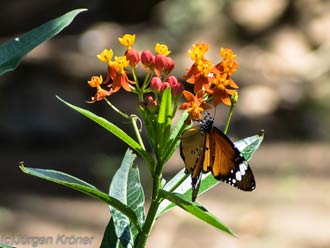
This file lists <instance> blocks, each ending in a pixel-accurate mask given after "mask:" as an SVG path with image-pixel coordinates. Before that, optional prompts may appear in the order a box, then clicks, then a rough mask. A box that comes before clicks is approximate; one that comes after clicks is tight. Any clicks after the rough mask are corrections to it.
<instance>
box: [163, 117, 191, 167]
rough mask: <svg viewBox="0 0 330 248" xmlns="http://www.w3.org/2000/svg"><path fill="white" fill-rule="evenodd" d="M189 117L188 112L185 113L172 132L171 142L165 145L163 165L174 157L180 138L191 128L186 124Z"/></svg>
mask: <svg viewBox="0 0 330 248" xmlns="http://www.w3.org/2000/svg"><path fill="white" fill-rule="evenodd" d="M187 117H188V113H187V111H184V112H183V113H182V115H181V117H180V119H179V120H178V122H177V123H176V124H175V126H174V128H173V130H172V132H171V135H170V138H169V142H168V144H166V145H165V151H164V152H163V156H162V161H163V163H165V162H167V161H168V160H169V159H170V158H171V157H172V155H173V153H174V152H175V150H176V149H177V148H178V146H179V144H180V137H181V135H182V133H183V132H184V131H185V130H186V129H188V128H189V127H190V126H191V125H186V124H185V121H186V119H187Z"/></svg>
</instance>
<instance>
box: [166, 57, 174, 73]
mask: <svg viewBox="0 0 330 248" xmlns="http://www.w3.org/2000/svg"><path fill="white" fill-rule="evenodd" d="M166 58H167V60H166V65H165V68H164V72H165V73H166V74H167V75H168V74H170V72H171V71H172V70H173V68H174V61H173V59H171V58H170V57H166Z"/></svg>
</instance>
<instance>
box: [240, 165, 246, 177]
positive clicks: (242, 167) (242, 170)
mask: <svg viewBox="0 0 330 248" xmlns="http://www.w3.org/2000/svg"><path fill="white" fill-rule="evenodd" d="M246 169H247V167H246V165H245V163H244V162H243V163H241V164H240V165H239V171H240V173H241V175H242V176H244V175H245V171H246Z"/></svg>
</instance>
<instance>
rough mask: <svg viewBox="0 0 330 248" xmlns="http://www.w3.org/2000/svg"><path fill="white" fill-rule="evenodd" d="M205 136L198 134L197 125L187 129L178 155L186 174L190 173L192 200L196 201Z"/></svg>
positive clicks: (201, 170)
mask: <svg viewBox="0 0 330 248" xmlns="http://www.w3.org/2000/svg"><path fill="white" fill-rule="evenodd" d="M205 142H206V134H205V133H202V132H200V127H199V125H197V126H195V127H192V128H190V129H188V130H187V131H186V132H184V133H183V134H182V136H181V144H180V155H181V157H182V159H183V161H184V163H185V169H186V172H187V173H188V172H190V173H191V181H192V182H191V185H192V190H193V193H192V199H193V201H194V200H195V199H196V197H197V194H198V189H199V185H200V182H201V179H202V174H203V161H204V156H205V148H206V146H205Z"/></svg>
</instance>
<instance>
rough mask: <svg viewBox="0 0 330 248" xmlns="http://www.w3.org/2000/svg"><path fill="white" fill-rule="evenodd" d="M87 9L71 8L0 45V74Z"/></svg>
mask: <svg viewBox="0 0 330 248" xmlns="http://www.w3.org/2000/svg"><path fill="white" fill-rule="evenodd" d="M86 10H87V9H76V10H72V11H70V12H68V13H66V14H64V15H62V16H60V17H58V18H56V19H53V20H51V21H49V22H47V23H45V24H43V25H41V26H39V27H37V28H34V29H32V30H31V31H29V32H27V33H25V34H23V35H21V36H19V37H16V38H14V39H12V40H10V41H8V42H6V43H4V44H2V45H1V46H0V76H1V75H2V74H4V73H6V72H7V71H10V70H14V69H15V68H16V67H17V66H18V64H19V62H20V61H21V59H22V57H24V56H25V55H26V54H27V53H28V52H30V51H31V50H32V49H34V48H35V47H37V46H39V45H40V44H41V43H42V42H44V41H46V40H48V39H50V38H52V37H53V36H55V35H56V34H58V33H59V32H60V31H61V30H62V29H64V28H65V27H66V26H68V25H69V24H70V23H71V22H72V21H73V19H74V18H75V17H76V16H77V15H78V14H79V13H81V12H83V11H86Z"/></svg>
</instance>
